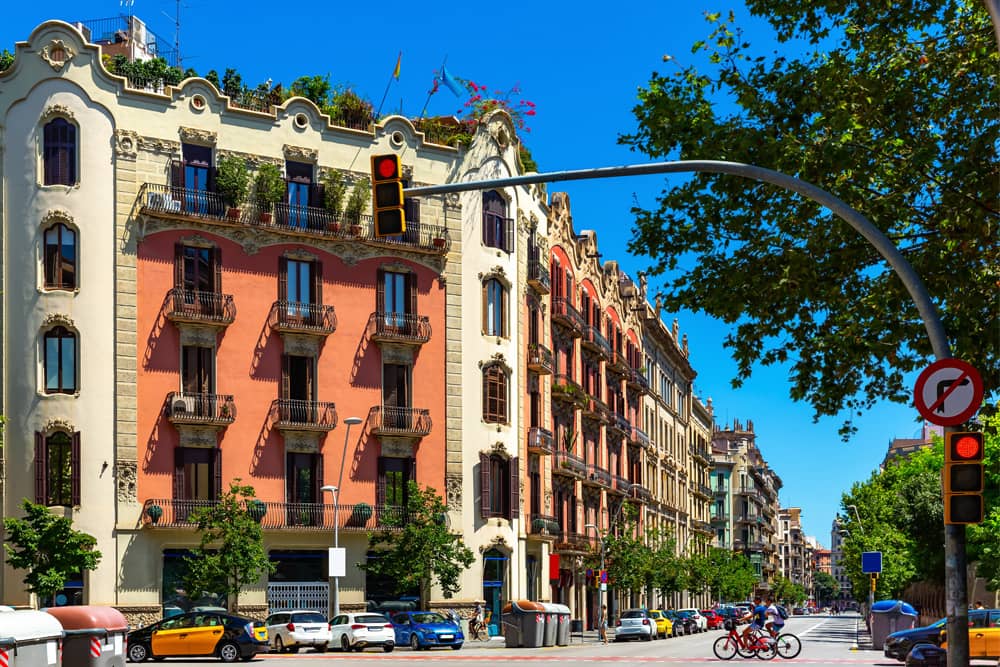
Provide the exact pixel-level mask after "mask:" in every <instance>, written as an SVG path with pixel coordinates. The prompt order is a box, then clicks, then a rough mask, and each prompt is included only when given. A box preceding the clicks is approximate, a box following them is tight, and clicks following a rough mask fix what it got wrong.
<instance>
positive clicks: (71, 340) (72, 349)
mask: <svg viewBox="0 0 1000 667" xmlns="http://www.w3.org/2000/svg"><path fill="white" fill-rule="evenodd" d="M76 348H77V345H76V334H75V333H73V332H72V331H70V330H69V329H67V328H66V327H61V326H60V327H55V328H54V329H50V330H49V331H46V332H45V353H44V358H45V363H44V365H45V393H47V394H72V393H73V392H75V391H76V389H77V383H76V361H77V359H76V358H77V349H76Z"/></svg>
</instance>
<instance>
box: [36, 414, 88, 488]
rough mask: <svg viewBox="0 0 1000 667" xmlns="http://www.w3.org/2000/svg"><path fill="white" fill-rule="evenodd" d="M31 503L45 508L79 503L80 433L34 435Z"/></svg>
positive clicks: (61, 432)
mask: <svg viewBox="0 0 1000 667" xmlns="http://www.w3.org/2000/svg"><path fill="white" fill-rule="evenodd" d="M35 502H37V503H38V504H40V505H47V506H50V507H52V506H64V507H72V506H74V505H79V504H80V434H79V432H77V433H72V434H70V433H65V432H63V431H56V432H55V433H51V434H50V435H48V436H43V435H42V434H41V433H36V434H35Z"/></svg>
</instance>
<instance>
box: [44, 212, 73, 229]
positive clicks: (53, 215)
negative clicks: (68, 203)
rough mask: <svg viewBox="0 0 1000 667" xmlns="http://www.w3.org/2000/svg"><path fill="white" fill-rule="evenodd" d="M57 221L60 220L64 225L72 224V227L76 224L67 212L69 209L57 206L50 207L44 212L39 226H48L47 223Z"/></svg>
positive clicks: (50, 223) (51, 223)
mask: <svg viewBox="0 0 1000 667" xmlns="http://www.w3.org/2000/svg"><path fill="white" fill-rule="evenodd" d="M57 222H61V223H63V224H66V225H73V226H74V227H75V226H76V223H74V222H73V216H72V215H70V214H69V211H63V210H61V209H57V208H52V209H49V210H48V211H46V212H45V215H43V216H42V220H41V226H42V227H48V226H49V225H53V224H55V223H57Z"/></svg>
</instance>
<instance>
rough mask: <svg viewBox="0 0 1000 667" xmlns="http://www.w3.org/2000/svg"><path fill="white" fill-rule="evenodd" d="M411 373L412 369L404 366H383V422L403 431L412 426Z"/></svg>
mask: <svg viewBox="0 0 1000 667" xmlns="http://www.w3.org/2000/svg"><path fill="white" fill-rule="evenodd" d="M410 372H411V368H410V367H409V366H406V365H404V364H384V365H383V366H382V413H383V414H382V422H383V424H384V425H386V426H390V427H393V428H402V429H407V428H410V427H411V426H412V423H413V411H412V410H411V409H410V408H411V407H412V406H411V405H410Z"/></svg>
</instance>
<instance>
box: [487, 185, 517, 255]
mask: <svg viewBox="0 0 1000 667" xmlns="http://www.w3.org/2000/svg"><path fill="white" fill-rule="evenodd" d="M512 230H513V225H512V224H511V220H510V219H509V218H508V217H507V201H506V200H505V199H504V198H503V197H502V196H501V195H500V193H499V192H497V191H495V190H490V191H489V192H484V193H483V245H485V246H487V247H488V248H499V249H500V250H503V251H505V252H511V251H512V250H513V248H512V247H511V246H512V245H513V243H512V239H511V236H512Z"/></svg>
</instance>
